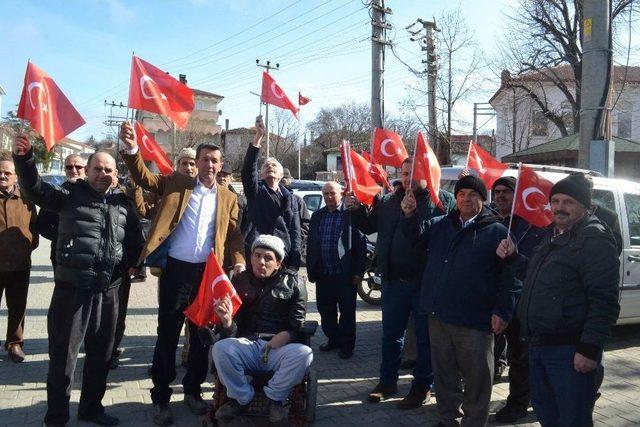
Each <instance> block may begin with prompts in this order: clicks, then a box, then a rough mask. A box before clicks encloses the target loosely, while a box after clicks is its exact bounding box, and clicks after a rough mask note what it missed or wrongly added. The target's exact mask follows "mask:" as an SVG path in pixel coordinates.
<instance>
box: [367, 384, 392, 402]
mask: <svg viewBox="0 0 640 427" xmlns="http://www.w3.org/2000/svg"><path fill="white" fill-rule="evenodd" d="M397 392H398V385H397V384H393V385H383V384H380V383H378V385H376V386H375V388H374V389H373V390H371V393H369V402H374V403H377V402H380V401H381V400H383V399H386V398H387V397H389V396H392V395H394V394H396V393H397Z"/></svg>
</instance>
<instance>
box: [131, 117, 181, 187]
mask: <svg viewBox="0 0 640 427" xmlns="http://www.w3.org/2000/svg"><path fill="white" fill-rule="evenodd" d="M134 129H135V131H136V141H137V142H138V149H139V150H140V155H141V156H142V158H143V159H144V160H147V161H150V162H154V163H155V164H156V165H157V166H158V170H159V171H160V173H162V174H163V175H169V174H171V173H173V166H171V160H169V156H167V153H165V152H164V150H162V147H160V145H159V144H158V143H157V142H156V141H155V139H153V136H152V135H151V134H150V133H149V132H148V131H147V130H146V129H145V128H144V127H142V125H141V124H140V122H136V124H135V126H134Z"/></svg>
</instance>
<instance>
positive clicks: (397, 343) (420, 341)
mask: <svg viewBox="0 0 640 427" xmlns="http://www.w3.org/2000/svg"><path fill="white" fill-rule="evenodd" d="M411 314H412V315H413V325H414V327H415V332H416V345H417V350H418V351H417V358H416V367H415V368H414V370H413V384H415V385H416V386H418V387H421V388H424V389H425V390H430V389H431V386H432V385H433V371H432V369H431V353H430V352H431V350H430V347H429V329H428V325H427V316H426V315H425V314H422V313H421V310H420V285H419V283H418V280H416V281H413V282H408V281H404V280H393V281H392V280H385V281H384V282H383V284H382V363H381V364H380V383H381V384H383V385H392V384H395V383H397V381H398V369H400V363H401V357H402V349H403V347H404V334H405V330H406V329H407V322H408V321H409V315H411Z"/></svg>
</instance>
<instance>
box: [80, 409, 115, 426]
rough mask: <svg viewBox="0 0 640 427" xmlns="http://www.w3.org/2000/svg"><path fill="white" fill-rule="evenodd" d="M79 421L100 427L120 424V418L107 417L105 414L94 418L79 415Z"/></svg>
mask: <svg viewBox="0 0 640 427" xmlns="http://www.w3.org/2000/svg"><path fill="white" fill-rule="evenodd" d="M78 420H79V421H87V422H90V423H94V424H98V425H99V426H117V425H118V424H120V420H119V419H118V417H114V416H111V415H107V414H106V413H105V412H103V413H101V414H100V415H96V416H93V417H81V416H79V415H78Z"/></svg>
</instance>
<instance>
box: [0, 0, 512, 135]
mask: <svg viewBox="0 0 640 427" xmlns="http://www.w3.org/2000/svg"><path fill="white" fill-rule="evenodd" d="M513 2H514V0H464V1H462V2H461V5H462V9H463V11H464V14H465V15H466V17H467V20H468V23H469V25H470V27H471V28H472V29H473V30H474V31H475V33H476V36H477V37H478V41H479V43H480V45H481V47H482V48H483V50H484V51H485V53H487V54H488V55H490V54H492V53H493V52H492V49H493V46H495V42H496V38H497V36H498V35H499V34H500V32H501V31H502V28H503V26H504V25H505V19H504V12H508V11H509V5H510V3H513ZM386 5H387V6H388V7H390V8H392V10H393V15H391V16H390V18H389V19H390V21H391V22H392V23H393V24H394V25H395V26H396V27H397V31H390V32H389V36H390V37H395V40H396V41H397V43H398V45H399V49H398V51H399V52H400V53H401V54H402V55H403V56H404V58H405V60H406V61H408V62H410V63H412V64H414V65H416V66H418V64H419V61H420V59H421V57H420V56H419V51H418V47H417V45H416V44H414V43H411V42H410V41H409V40H408V34H407V33H406V31H404V27H405V26H407V25H409V24H410V23H412V22H414V21H415V19H416V18H418V17H421V18H424V19H429V18H431V17H432V16H437V15H438V14H439V13H440V12H441V11H442V10H443V9H445V8H455V7H457V5H458V3H456V2H455V1H451V0H449V1H443V0H433V1H427V0H387V2H386ZM0 16H1V17H2V18H3V23H4V25H3V31H2V35H1V36H0V37H2V39H3V42H2V43H0V58H1V60H0V86H2V87H4V89H5V91H6V92H7V96H6V97H5V99H4V101H3V111H2V114H3V115H5V114H6V112H7V111H8V110H11V109H15V104H17V102H18V100H19V96H20V91H21V89H22V82H23V78H24V71H25V67H26V62H27V59H29V58H31V60H32V61H33V62H34V63H35V64H36V65H38V66H39V67H41V68H42V69H44V70H45V71H46V72H47V73H49V74H50V75H51V76H52V77H53V78H54V79H55V80H56V82H57V83H58V85H59V86H60V87H61V89H62V90H63V91H64V92H65V93H66V95H67V97H68V98H69V99H70V100H71V102H72V103H73V104H74V105H75V107H76V108H77V109H78V110H79V111H80V114H81V115H82V116H83V117H84V118H85V120H86V121H87V124H86V125H84V126H83V127H82V128H80V129H79V130H78V131H76V132H74V134H72V137H76V138H78V139H85V138H86V137H88V136H89V135H95V136H96V137H102V136H103V133H104V132H108V131H109V129H108V128H106V127H105V126H103V125H102V124H101V123H102V121H103V120H105V118H106V115H107V114H108V112H109V111H108V108H106V107H105V106H104V105H103V102H104V100H105V99H106V100H108V101H112V100H113V101H116V102H120V101H122V102H124V103H126V101H127V94H128V86H129V81H128V79H129V72H130V61H131V53H132V51H134V52H135V54H136V55H137V56H139V57H141V58H143V59H145V60H146V61H149V62H151V63H152V64H154V65H156V66H158V67H160V68H162V69H164V70H165V71H168V72H170V73H171V74H173V75H177V74H179V73H183V74H186V75H187V79H188V81H189V86H191V87H195V88H198V89H202V90H206V91H210V92H214V93H217V94H220V95H223V96H224V97H225V99H224V100H223V101H222V103H221V104H220V108H221V109H222V111H223V115H222V117H221V122H222V123H224V119H229V120H230V126H231V127H232V128H233V127H239V126H247V125H251V124H252V122H253V118H254V117H255V115H256V114H257V111H258V100H257V98H256V97H255V96H254V95H251V94H250V93H249V92H250V91H259V87H260V72H261V69H258V68H257V67H256V65H255V60H256V58H260V59H261V60H267V59H268V60H271V62H272V63H276V62H278V63H280V64H281V69H280V70H279V71H276V72H275V73H274V76H275V78H276V80H277V81H278V83H279V84H280V85H281V86H282V87H283V88H284V90H285V91H286V92H287V93H288V94H289V96H290V97H291V98H295V96H296V92H297V91H298V90H301V91H302V92H303V94H305V95H306V96H308V97H310V98H311V99H312V102H311V103H310V104H308V105H307V106H306V107H303V112H302V115H303V121H305V122H306V121H308V120H310V119H311V118H313V116H315V113H316V112H317V111H318V110H319V109H320V108H321V107H327V106H332V105H338V104H341V103H343V102H346V101H350V100H355V101H363V102H368V100H369V98H370V95H369V94H370V73H371V72H370V70H371V42H370V41H369V37H370V34H371V26H370V24H369V15H368V10H367V9H366V8H365V7H364V6H363V4H362V3H361V1H360V0H181V1H177V0H175V1H168V0H167V1H149V0H137V1H128V2H125V1H122V0H82V1H80V0H68V1H36V0H32V1H18V0H3V1H2V2H0ZM387 58H388V59H387V72H386V90H385V92H386V108H387V109H388V110H391V111H396V110H397V104H398V102H399V101H400V100H401V99H402V98H403V97H404V96H405V90H406V89H405V87H406V85H407V84H409V83H410V82H411V81H412V80H413V79H412V77H411V75H410V74H409V73H408V72H407V71H406V69H405V67H404V66H403V65H402V64H400V63H399V62H398V61H397V60H396V59H395V58H394V57H393V56H392V55H391V54H390V53H389V54H388V55H387ZM498 83H499V82H496V84H498ZM487 98H488V97H484V96H479V99H474V100H471V102H473V101H477V102H484V101H486V100H487ZM459 114H460V115H462V116H466V117H468V119H469V120H470V119H471V117H470V108H469V105H462V106H461V109H460V111H459Z"/></svg>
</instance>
